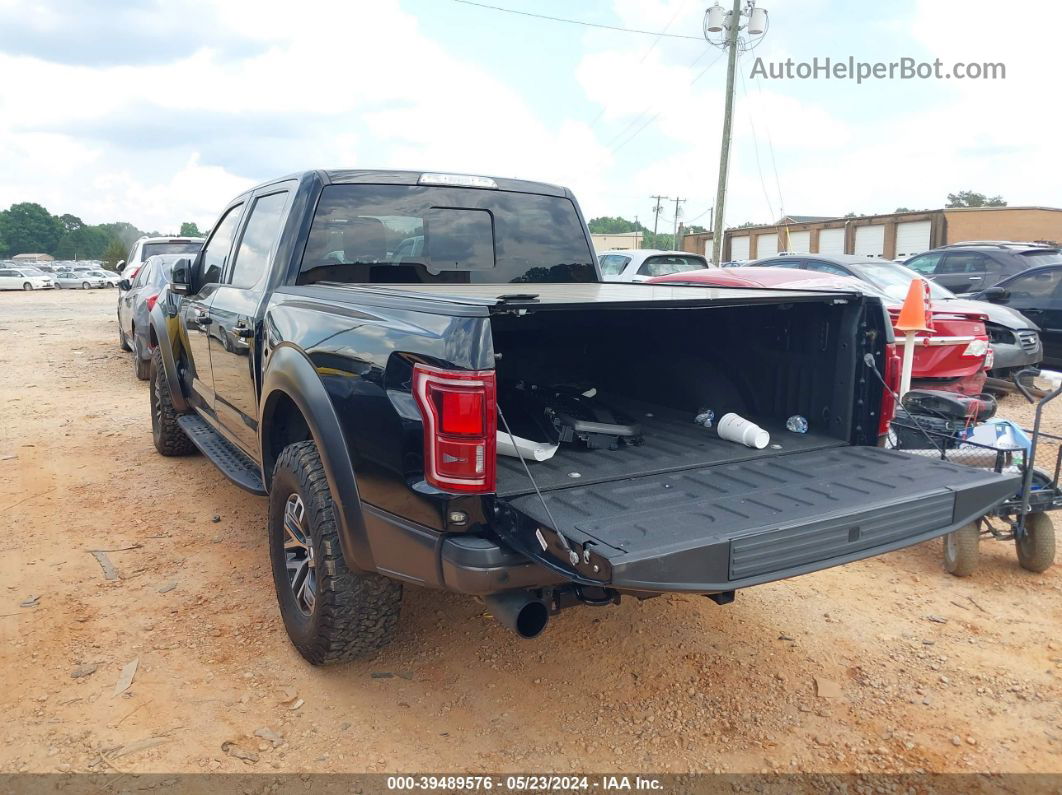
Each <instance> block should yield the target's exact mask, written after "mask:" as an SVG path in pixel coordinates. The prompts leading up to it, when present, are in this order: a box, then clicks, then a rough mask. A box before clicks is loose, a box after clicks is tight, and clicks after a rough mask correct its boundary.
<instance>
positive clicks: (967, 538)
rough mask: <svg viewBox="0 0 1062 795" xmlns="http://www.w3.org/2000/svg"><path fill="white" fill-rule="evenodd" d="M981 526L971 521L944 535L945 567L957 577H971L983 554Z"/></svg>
mask: <svg viewBox="0 0 1062 795" xmlns="http://www.w3.org/2000/svg"><path fill="white" fill-rule="evenodd" d="M980 542H981V528H980V527H979V526H978V524H977V522H970V524H968V525H964V526H963V527H960V528H959V529H958V530H956V531H954V532H952V533H948V534H947V535H946V536H944V568H945V569H946V570H947V572H948V573H949V574H954V575H955V576H956V577H969V576H970V575H971V574H973V573H974V572H975V571H976V570H977V563H978V561H979V559H980V556H981V550H980Z"/></svg>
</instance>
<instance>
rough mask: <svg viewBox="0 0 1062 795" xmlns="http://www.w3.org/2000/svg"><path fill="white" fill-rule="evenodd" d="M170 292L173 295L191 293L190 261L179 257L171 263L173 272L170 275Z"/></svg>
mask: <svg viewBox="0 0 1062 795" xmlns="http://www.w3.org/2000/svg"><path fill="white" fill-rule="evenodd" d="M170 292H171V293H173V294H174V295H191V293H192V261H191V260H190V259H187V258H181V259H179V260H177V261H176V262H175V263H173V272H172V274H171V275H170Z"/></svg>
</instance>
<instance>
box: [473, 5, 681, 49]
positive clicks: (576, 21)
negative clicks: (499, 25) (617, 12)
mask: <svg viewBox="0 0 1062 795" xmlns="http://www.w3.org/2000/svg"><path fill="white" fill-rule="evenodd" d="M453 1H454V2H455V3H461V4H462V5H466V6H475V7H476V8H485V9H489V10H490V11H501V12H503V13H506V14H517V15H519V16H522V17H533V18H534V19H544V20H546V21H548V22H563V23H565V24H568V25H582V26H583V27H585V28H601V29H602V30H613V31H617V32H619V33H637V34H640V35H642V36H665V37H667V38H669V39H692V40H693V41H700V40H701V38H702V37H701V36H686V35H683V34H682V33H667V32H665V31H656V30H639V29H637V28H622V27H619V26H618V25H602V24H600V23H597V22H586V21H584V20H581V19H566V18H564V17H551V16H547V15H546V14H535V13H532V12H531V11H519V10H517V9H515V8H502V7H501V6H492V5H487V4H486V3H476V2H473V0H453Z"/></svg>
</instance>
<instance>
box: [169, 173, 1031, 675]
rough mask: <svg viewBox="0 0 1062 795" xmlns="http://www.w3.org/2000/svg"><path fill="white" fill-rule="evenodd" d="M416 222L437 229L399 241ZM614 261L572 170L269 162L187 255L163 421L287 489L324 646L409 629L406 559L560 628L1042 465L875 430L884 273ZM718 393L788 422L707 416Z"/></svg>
mask: <svg viewBox="0 0 1062 795" xmlns="http://www.w3.org/2000/svg"><path fill="white" fill-rule="evenodd" d="M412 230H423V232H422V233H423V234H424V236H425V241H424V245H423V253H422V254H421V255H420V256H414V255H410V256H409V257H403V259H402V261H400V262H395V261H394V259H393V254H392V252H394V251H396V250H397V247H398V246H399V245H400V243H401V241H402V240H405V239H408V238H409V236H410V235H411V233H412ZM599 282H600V275H599V270H598V266H597V262H596V260H595V258H594V256H593V253H592V249H591V243H590V234H589V231H588V230H587V228H586V224H585V222H584V221H583V218H582V215H581V213H580V211H579V208H578V205H577V204H576V202H575V199H574V197H573V196H572V194H571V193H570V192H569V191H568V190H566V189H564V188H558V187H555V186H550V185H546V184H541V183H531V182H524V181H518V180H508V179H490V178H487V177H467V176H463V175H439V174H420V173H418V172H409V171H392V172H373V171H366V170H360V169H359V170H356V171H332V172H325V171H310V172H304V173H302V174H299V175H296V176H293V177H285V178H283V179H279V180H276V181H273V182H269V183H265V184H263V185H260V186H258V187H257V188H254V189H252V190H249V191H248V192H246V193H244V194H241V195H240V196H238V197H236V198H235V199H234V200H233V201H232V202H230V203H229V204H228V206H227V207H226V208H225V209H224V211H223V213H222V215H221V217H220V218H219V220H218V222H217V224H216V225H215V226H214V228H213V231H212V233H211V235H210V237H209V238H208V240H207V243H206V245H205V246H204V247H203V249H202V250H201V251H200V252H199V253H198V254H196V255H195V257H194V258H190V259H186V258H181V259H180V260H178V261H177V262H175V263H174V265H173V273H172V276H171V282H170V285H169V287H168V292H169V293H170V294H172V295H175V296H177V295H179V296H182V297H181V298H180V299H179V300H178V301H175V302H169V301H164V300H162V299H160V300H159V301H158V302H157V303H156V305H155V307H154V309H153V310H152V312H151V324H152V333H153V334H154V335H155V338H156V340H157V345H156V347H155V349H154V351H153V353H152V363H151V367H150V371H149V373H150V381H151V384H150V387H151V388H150V389H149V394H150V412H151V423H152V436H153V440H154V444H155V447H156V449H157V450H158V451H159V452H160V453H161V454H163V455H179V454H184V453H188V452H191V451H193V450H194V449H196V448H198V449H199V450H200V451H201V452H203V453H204V454H205V455H206V456H207V457H208V458H210V459H211V461H212V462H213V463H214V464H215V465H216V466H217V467H218V468H219V470H220V471H221V472H222V473H223V474H224V475H226V476H227V477H228V478H229V479H231V480H232V481H233V482H234V483H236V484H237V485H239V486H241V487H243V488H245V489H247V490H248V491H250V492H252V493H255V494H261V495H263V496H268V498H269V509H268V531H267V532H268V537H269V548H270V560H271V565H272V569H273V578H274V583H275V585H276V588H277V594H278V600H279V604H280V611H281V615H282V617H283V620H284V625H285V628H286V629H287V631H288V634H289V637H290V638H291V640H292V642H293V643H294V645H295V646H296V648H297V649H298V650H299V652H300V653H301V654H302V655H303V656H304V657H305V658H306V659H307V660H309V661H310V662H312V663H316V664H320V663H326V662H333V661H337V660H343V659H350V658H352V657H356V656H360V655H364V654H369V653H372V652H373V651H374V650H375V649H377V648H379V647H380V646H381V645H383V644H384V643H386V642H387V640H388V639H389V638H390V636H391V634H392V633H393V631H394V628H395V626H396V623H397V616H398V610H399V604H400V599H401V589H402V583H403V582H404V583H413V584H417V585H419V586H425V587H433V588H439V589H443V590H448V591H453V592H460V593H466V594H476V595H481V596H483V597H484V599H485V601H486V602H487V604H488V605H489V608H490V610H491V612H492V614H493V615H494V616H495V617H497V618H498V619H499V620H500V621H501V622H502V623H503V624H505V625H506V626H507V627H509V628H511V629H513V630H515V631H516V632H517V633H518V634H521V635H523V636H525V637H533V636H535V635H537V634H538V633H539V632H541V631H542V630H543V629H544V628H545V626H546V623H547V621H548V619H549V616H550V615H551V614H552V613H554V612H556V611H557V610H559V609H561V608H562V607H566V606H569V605H574V604H579V603H588V602H589V603H594V604H604V603H606V602H610V601H616V600H618V599H620V598H621V597H622V596H623V595H637V596H640V597H645V596H650V595H655V594H661V593H667V592H686V593H697V594H706V595H709V596H711V598H712V599H713V600H714V601H716V602H719V603H727V602H729V601H731V600H732V599H733V595H734V592H735V591H736V590H737V589H740V588H744V587H747V586H751V585H756V584H759V583H763V582H768V581H772V580H778V579H782V578H785V577H789V576H795V575H797V574H803V573H806V572H810V571H815V570H820V569H824V568H828V567H831V566H834V565H838V564H842V563H846V562H849V561H852V560H856V559H860V558H866V557H870V556H872V555H876V554H880V553H883V552H886V551H890V550H893V549H898V548H901V547H905V546H909V545H911V544H915V543H918V542H921V541H924V540H928V539H930V538H934V537H937V536H940V535H943V534H946V533H950V532H953V531H955V530H956V529H957V528H960V527H964V526H965V525H967V524H968V523H970V522H972V521H974V520H975V519H976V518H978V517H980V516H982V515H983V514H984V513H985V511H986V510H988V509H989V508H990V507H991V506H993V505H994V504H996V503H997V502H998V501H1000V500H1001V499H1003V498H1004V497H1006V496H1008V495H1011V494H1013V493H1014V491H1015V490H1016V488H1017V477H1016V476H1014V475H1009V474H1007V475H997V474H995V473H991V472H985V471H980V470H973V469H970V468H964V467H960V466H957V465H952V464H949V463H947V462H940V461H932V460H929V459H927V458H917V457H914V456H908V455H905V454H903V453H898V452H896V451H891V450H885V449H880V448H878V447H877V446H876V445H877V443H878V440H879V438H881V436H883V435H884V434H885V432H886V431H887V427H888V419H889V416H890V413H891V410H892V401H891V398H890V397H889V396H888V392H887V391H886V390H885V389H884V387H883V385H882V382H883V381H884V382H887V383H891V384H894V385H895V384H896V383H897V379H898V357H897V356H896V355H895V351H894V347H893V346H891V345H890V338H891V333H890V328H889V323H888V320H887V315H886V313H885V311H884V309H883V307H882V304H881V301H880V300H879V299H877V298H874V297H869V296H867V295H865V294H863V293H860V292H851V293H845V294H843V295H840V294H838V293H837V292H836V291H799V290H786V291H772V290H756V291H751V290H735V291H720V290H714V289H712V290H706V289H703V288H696V287H668V286H659V285H658V286H653V287H646V286H643V285H624V284H610V285H607V286H602V285H601V284H600V283H599ZM868 359H869V361H870V362H871V364H869V365H868V364H867V362H868ZM893 388H895V386H894V387H893ZM706 407H709V408H711V409H713V410H714V411H716V412H717V415H718V416H719V417H720V418H722V417H723V415H724V414H726V413H728V412H733V413H737V414H740V415H741V416H742V417H744V418H746V419H748V420H750V421H753V422H756V423H757V424H758V425H759V426H761V428H762V429H764V430H765V431H767V432H769V434H771V435H773V437H774V438H773V441H774V442H775V444H774V445H773V446H772V445H768V444H766V443H764V444H760V442H761V441H763V440H762V438H761V437H762V434H759V433H758V434H756V441H755V444H754V445H753V446H751V447H750V446H746V445H744V444H739V443H735V442H729V441H725V440H724V439H722V438H721V437H719V436H718V435H717V434H716V432H715V431H714V430H709V429H707V428H705V427H703V425H702V426H701V427H698V426H697V425H694V423H693V419H694V417H695V416H696V415H698V414H702V413H703V412H704V409H705V408H706ZM794 414H800V415H802V416H804V417H805V418H807V421H808V423H809V429H808V432H807V433H803V434H797V433H791V432H789V431H787V430H786V429H785V423H786V419H787V418H788V417H790V416H792V415H794ZM728 427H729V425H728ZM518 439H520V440H521V441H520V442H518V441H517V440H518ZM499 440H500V441H501V446H500V448H499ZM525 443H526V444H525ZM528 445H530V446H528ZM522 448H523V449H529V450H533V451H534V457H533V459H532V460H528V459H527V458H525V459H523V460H522V461H518V459H517V458H515V457H513V456H515V455H517V454H518V452H519V451H520V450H521V449H522ZM499 449H500V450H501V451H502V452H501V454H499ZM520 455H523V454H522V453H520ZM749 462H755V466H749ZM912 483H917V484H918V485H917V488H915V489H913V488H911V484H912ZM675 485H677V486H680V487H678V488H670V487H671V486H675ZM664 495H666V496H664ZM186 496H187V498H189V499H192V498H194V495H192V494H189V495H186ZM712 516H715V517H722V518H717V519H716V520H715V521H711V520H709V519H706V517H712ZM645 528H651V531H646V529H645ZM319 595H321V598H319ZM325 595H327V598H325Z"/></svg>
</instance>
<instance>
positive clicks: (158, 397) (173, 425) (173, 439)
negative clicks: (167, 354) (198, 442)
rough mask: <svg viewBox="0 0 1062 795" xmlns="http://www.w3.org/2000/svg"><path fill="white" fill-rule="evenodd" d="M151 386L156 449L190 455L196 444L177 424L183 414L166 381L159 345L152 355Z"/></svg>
mask: <svg viewBox="0 0 1062 795" xmlns="http://www.w3.org/2000/svg"><path fill="white" fill-rule="evenodd" d="M149 380H150V381H151V388H150V389H149V390H148V393H149V395H150V397H149V400H150V404H151V436H152V439H153V441H154V442H155V449H156V450H158V451H159V452H160V453H161V454H162V455H166V456H170V455H188V454H189V453H194V452H195V445H194V444H192V440H191V439H189V438H188V436H187V434H185V432H184V431H182V430H181V426H180V425H178V424H177V418H178V417H179V416H181V415H180V414H179V413H178V412H177V409H175V408H174V407H173V401H172V400H171V399H170V386H169V384H167V383H166V370H165V365H164V364H163V362H162V351H161V350H159V348H158V346H156V347H155V352H154V353H153V354H152V355H151V365H150V370H149Z"/></svg>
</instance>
